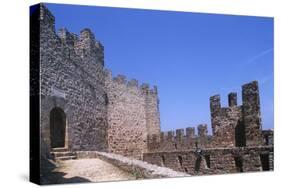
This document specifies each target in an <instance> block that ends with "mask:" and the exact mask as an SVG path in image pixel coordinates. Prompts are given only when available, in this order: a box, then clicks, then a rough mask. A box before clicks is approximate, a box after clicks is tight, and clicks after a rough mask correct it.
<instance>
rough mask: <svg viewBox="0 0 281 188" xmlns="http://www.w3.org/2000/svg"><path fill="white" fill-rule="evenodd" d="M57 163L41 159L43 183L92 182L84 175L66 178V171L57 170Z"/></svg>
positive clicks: (41, 179) (41, 178)
mask: <svg viewBox="0 0 281 188" xmlns="http://www.w3.org/2000/svg"><path fill="white" fill-rule="evenodd" d="M56 168H57V166H56V164H55V163H53V162H52V161H51V160H48V159H42V160H41V174H40V181H41V184H42V185H50V184H62V183H84V182H91V181H90V180H88V179H86V178H82V177H78V176H77V177H72V178H65V177H64V176H65V175H66V173H63V172H56V171H55V169H56Z"/></svg>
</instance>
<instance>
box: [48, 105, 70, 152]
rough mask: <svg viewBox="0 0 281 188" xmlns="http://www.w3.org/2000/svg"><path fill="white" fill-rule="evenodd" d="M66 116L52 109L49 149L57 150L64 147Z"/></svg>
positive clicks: (59, 110) (58, 110) (62, 112)
mask: <svg viewBox="0 0 281 188" xmlns="http://www.w3.org/2000/svg"><path fill="white" fill-rule="evenodd" d="M65 128H66V116H65V113H64V111H63V110H62V109H60V108H57V107H55V108H53V109H52V111H51V113H50V135H51V147H52V148H58V147H64V146H65Z"/></svg>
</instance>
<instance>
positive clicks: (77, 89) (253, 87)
mask: <svg viewBox="0 0 281 188" xmlns="http://www.w3.org/2000/svg"><path fill="white" fill-rule="evenodd" d="M39 8H40V10H39V11H40V14H39V16H38V17H35V18H32V20H35V21H36V20H37V22H38V23H39V26H38V27H39V31H36V29H34V30H33V29H32V28H31V30H32V31H31V32H32V33H34V34H36V33H40V35H39V38H38V39H36V37H34V38H32V40H33V39H34V41H31V47H32V48H39V49H40V53H39V54H37V53H36V51H33V50H31V56H32V58H31V74H32V75H33V76H31V91H30V95H31V99H32V97H33V96H38V95H39V96H40V105H41V106H40V107H41V109H40V138H41V139H40V144H41V145H40V146H41V149H40V151H41V154H42V156H41V157H42V158H41V159H42V161H43V160H44V161H47V159H50V158H57V157H64V159H65V157H68V158H73V155H72V154H73V153H75V156H74V157H78V158H81V157H82V158H84V157H100V158H102V159H104V160H107V161H110V162H111V163H113V164H115V165H117V166H119V167H120V168H124V169H126V170H129V171H131V170H136V169H137V171H136V173H139V174H141V175H142V176H144V177H173V176H178V175H180V174H178V173H176V172H174V171H168V170H167V168H161V167H156V166H155V165H149V164H147V163H145V162H141V161H138V160H130V159H128V158H125V157H122V156H120V155H114V154H107V153H102V152H94V153H93V152H92V151H107V152H112V153H116V154H121V155H123V156H127V157H129V158H135V159H143V160H145V161H148V162H150V163H154V164H157V165H160V166H167V167H169V168H172V169H174V170H179V171H182V172H187V173H190V174H212V173H228V172H238V171H259V170H261V169H263V170H272V169H273V159H274V157H273V131H272V130H262V126H261V125H262V122H261V115H260V101H259V88H258V83H257V82H256V81H253V82H251V83H248V84H245V85H243V86H242V101H243V104H242V105H240V106H239V105H237V94H236V93H233V92H232V93H230V94H229V95H228V102H229V106H228V107H221V104H220V96H219V95H215V96H212V97H211V98H210V110H211V123H212V133H213V134H212V136H211V135H208V132H207V125H205V124H201V125H199V126H198V127H197V129H198V135H195V129H194V128H186V129H185V130H184V129H177V130H175V131H173V130H171V131H168V132H160V115H159V99H158V91H157V87H156V86H154V87H153V88H150V87H149V85H148V84H142V85H140V86H139V84H138V81H137V80H135V79H133V80H130V81H127V79H126V77H125V76H123V75H119V76H116V77H114V78H113V77H112V73H111V72H110V71H109V70H107V69H106V68H105V67H104V47H103V46H102V44H101V43H100V42H99V41H98V40H97V39H96V38H95V36H94V34H93V33H92V32H91V31H90V30H89V29H83V30H82V31H81V32H80V35H79V36H78V35H76V34H73V33H70V32H69V31H67V29H65V28H63V29H60V30H59V31H58V33H56V32H55V27H54V22H55V18H54V16H53V15H52V14H51V13H50V11H49V10H47V9H46V7H45V6H44V5H43V4H40V6H39ZM35 26H36V24H35ZM36 28H37V26H36ZM37 40H38V41H37ZM39 59H40V61H39ZM38 61H39V64H38V65H37V64H35V63H36V62H38ZM39 73H40V74H39ZM36 79H37V80H38V79H39V83H40V86H39V83H38V81H36ZM38 106H39V105H38ZM35 141H38V140H35ZM57 147H58V148H57ZM58 150H59V151H60V152H58V153H55V152H56V151H58ZM62 152H65V153H62ZM50 154H53V156H52V155H50ZM42 164H44V163H43V162H42ZM149 169H150V170H149ZM170 173H171V174H170Z"/></svg>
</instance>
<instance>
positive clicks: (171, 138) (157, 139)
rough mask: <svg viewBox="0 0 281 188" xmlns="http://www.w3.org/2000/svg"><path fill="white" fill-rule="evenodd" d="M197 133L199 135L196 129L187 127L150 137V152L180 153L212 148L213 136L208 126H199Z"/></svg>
mask: <svg viewBox="0 0 281 188" xmlns="http://www.w3.org/2000/svg"><path fill="white" fill-rule="evenodd" d="M197 132H198V134H195V128H194V127H187V128H185V129H176V130H170V131H166V132H160V134H153V135H148V137H147V139H148V149H149V151H180V150H186V149H197V148H199V147H200V148H209V147H211V140H212V136H211V135H208V129H207V125H206V124H200V125H198V126H197Z"/></svg>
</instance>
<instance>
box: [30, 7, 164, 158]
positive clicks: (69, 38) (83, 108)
mask: <svg viewBox="0 0 281 188" xmlns="http://www.w3.org/2000/svg"><path fill="white" fill-rule="evenodd" d="M36 11H39V12H38V14H39V16H38V18H34V19H38V25H39V28H40V37H39V38H40V40H39V46H40V88H39V89H40V101H41V114H40V126H41V127H40V130H41V149H42V151H43V153H45V154H46V155H49V153H50V152H52V151H64V152H75V151H108V152H114V153H117V154H121V155H124V156H128V157H133V158H137V159H141V158H142V153H143V152H147V151H148V150H147V136H148V135H149V134H157V133H160V120H159V110H158V94H157V88H156V86H154V87H153V88H150V87H149V85H148V84H140V85H139V84H138V81H137V80H135V79H133V80H127V79H126V77H125V76H123V75H118V76H116V77H112V74H111V72H110V70H107V69H106V68H105V67H104V47H103V46H102V44H101V43H100V42H99V41H98V40H97V39H96V38H95V36H94V34H93V33H92V32H91V31H90V30H89V29H83V30H82V31H81V32H80V35H79V36H78V35H76V34H73V33H70V32H69V31H68V30H67V29H65V28H63V29H59V31H58V33H56V31H55V18H54V16H53V15H52V14H51V12H50V11H49V10H48V9H47V8H46V7H45V6H44V5H43V4H40V7H38V9H37V10H36ZM34 15H35V14H34Z"/></svg>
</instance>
